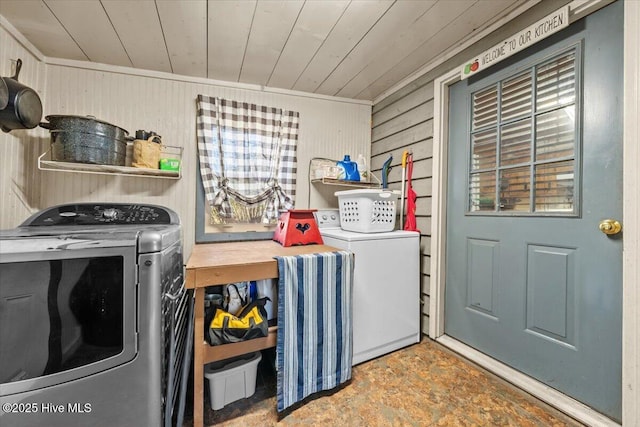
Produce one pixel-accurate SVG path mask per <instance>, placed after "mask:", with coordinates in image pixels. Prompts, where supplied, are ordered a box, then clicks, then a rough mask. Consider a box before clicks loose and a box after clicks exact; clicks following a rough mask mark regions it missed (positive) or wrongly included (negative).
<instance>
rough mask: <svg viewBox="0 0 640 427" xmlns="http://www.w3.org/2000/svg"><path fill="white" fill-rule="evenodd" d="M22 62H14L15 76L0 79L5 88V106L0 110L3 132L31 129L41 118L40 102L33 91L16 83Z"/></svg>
mask: <svg viewBox="0 0 640 427" xmlns="http://www.w3.org/2000/svg"><path fill="white" fill-rule="evenodd" d="M21 68H22V60H21V59H18V61H17V62H16V74H15V75H14V76H13V77H2V81H3V82H4V84H5V85H6V87H7V104H6V106H5V107H4V108H3V109H1V110H0V128H1V129H2V130H3V131H4V132H11V131H12V130H14V129H33V128H34V127H36V126H38V123H40V119H41V118H42V102H41V101H40V96H38V94H37V93H36V91H35V90H33V89H31V88H30V87H28V86H25V85H23V84H22V83H20V82H18V75H19V74H20V69H21ZM1 86H2V85H0V106H1V105H2V87H1Z"/></svg>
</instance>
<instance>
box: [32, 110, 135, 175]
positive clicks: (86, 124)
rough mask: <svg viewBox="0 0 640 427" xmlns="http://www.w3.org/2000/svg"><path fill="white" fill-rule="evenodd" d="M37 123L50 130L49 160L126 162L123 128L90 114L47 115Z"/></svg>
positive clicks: (129, 139)
mask: <svg viewBox="0 0 640 427" xmlns="http://www.w3.org/2000/svg"><path fill="white" fill-rule="evenodd" d="M45 119H46V120H47V121H48V122H49V123H44V122H43V123H40V126H41V127H43V128H45V129H49V130H50V133H51V160H55V161H62V162H77V163H95V164H102V165H113V166H125V160H126V155H127V142H128V141H131V140H132V138H130V137H129V132H128V131H126V130H125V129H123V128H121V127H119V126H116V125H113V124H111V123H107V122H105V121H102V120H98V119H96V118H95V117H93V116H73V115H50V116H46V117H45Z"/></svg>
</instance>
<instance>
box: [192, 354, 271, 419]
mask: <svg viewBox="0 0 640 427" xmlns="http://www.w3.org/2000/svg"><path fill="white" fill-rule="evenodd" d="M260 360H262V353H260V352H259V351H257V352H255V353H253V354H249V355H248V356H247V358H244V359H239V360H238V359H237V358H235V359H234V360H233V361H231V362H228V363H226V364H225V363H224V361H222V362H217V363H209V364H208V365H205V367H204V376H205V378H206V379H207V380H208V381H209V400H210V402H211V409H213V410H218V409H222V408H223V407H224V406H225V405H227V404H229V403H231V402H235V401H236V400H239V399H243V398H247V397H250V396H252V395H253V393H255V391H256V376H257V373H258V363H260Z"/></svg>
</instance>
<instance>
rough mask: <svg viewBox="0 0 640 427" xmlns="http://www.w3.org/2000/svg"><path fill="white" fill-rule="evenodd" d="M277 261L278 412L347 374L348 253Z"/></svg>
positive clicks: (349, 339)
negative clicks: (278, 278) (278, 277)
mask: <svg viewBox="0 0 640 427" xmlns="http://www.w3.org/2000/svg"><path fill="white" fill-rule="evenodd" d="M276 259H277V260H278V271H279V276H280V280H279V287H278V292H279V293H278V342H277V345H276V355H277V357H276V359H277V370H278V375H277V400H278V406H277V409H278V412H281V411H283V410H284V409H286V408H288V407H289V406H291V405H293V404H294V403H296V402H299V401H301V400H302V399H304V398H305V397H307V396H309V395H311V394H313V393H316V392H318V391H322V390H330V389H332V388H334V387H336V386H338V385H339V384H342V383H344V382H345V381H348V380H349V379H351V364H352V357H353V345H352V315H351V295H352V283H353V254H352V253H350V252H346V251H339V252H325V253H317V254H308V255H297V256H283V257H276Z"/></svg>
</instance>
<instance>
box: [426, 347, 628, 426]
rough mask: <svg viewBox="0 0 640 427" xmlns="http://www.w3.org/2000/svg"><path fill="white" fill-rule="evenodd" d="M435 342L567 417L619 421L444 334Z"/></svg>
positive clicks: (608, 423)
mask: <svg viewBox="0 0 640 427" xmlns="http://www.w3.org/2000/svg"><path fill="white" fill-rule="evenodd" d="M436 341H437V342H438V343H440V344H442V345H443V346H445V347H447V348H448V349H450V350H453V351H455V352H456V353H458V354H460V355H462V356H463V357H465V358H467V359H469V360H471V361H472V362H474V363H476V364H478V365H480V366H481V367H483V368H484V369H486V370H488V371H490V372H491V373H493V374H495V375H497V376H498V377H500V378H502V379H504V380H505V381H507V382H509V383H511V384H513V385H515V386H516V387H518V388H520V389H522V390H526V392H527V393H529V394H531V395H532V396H534V397H536V398H538V399H540V400H542V401H543V402H545V403H547V404H549V405H551V406H553V407H554V408H556V409H558V410H559V411H561V412H564V413H565V414H567V415H569V416H570V417H572V418H574V419H576V420H578V421H580V422H581V423H584V424H586V425H588V426H602V427H616V426H620V424H618V423H616V422H615V421H613V420H612V419H610V418H607V417H605V416H604V415H602V414H600V413H599V412H596V411H594V410H593V409H591V408H589V407H588V406H586V405H585V404H584V403H582V402H579V401H577V400H575V399H572V398H571V397H569V396H567V395H564V394H562V393H560V392H559V391H557V390H556V389H554V388H551V387H549V386H548V385H546V384H543V383H541V382H539V381H536V380H534V379H533V378H531V377H529V376H527V375H525V374H523V373H521V372H519V371H517V370H515V369H513V368H511V367H509V366H507V365H505V364H504V363H501V362H499V361H497V360H495V359H492V358H491V357H489V356H487V355H486V354H484V353H481V352H479V351H478V350H476V349H474V348H472V347H469V346H468V345H466V344H464V343H462V342H460V341H458V340H456V339H454V338H451V337H449V336H447V335H443V336H442V337H440V338H438V339H437V340H436Z"/></svg>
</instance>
